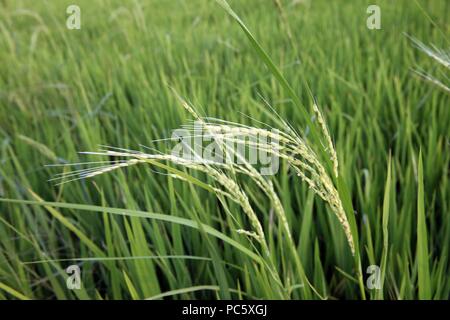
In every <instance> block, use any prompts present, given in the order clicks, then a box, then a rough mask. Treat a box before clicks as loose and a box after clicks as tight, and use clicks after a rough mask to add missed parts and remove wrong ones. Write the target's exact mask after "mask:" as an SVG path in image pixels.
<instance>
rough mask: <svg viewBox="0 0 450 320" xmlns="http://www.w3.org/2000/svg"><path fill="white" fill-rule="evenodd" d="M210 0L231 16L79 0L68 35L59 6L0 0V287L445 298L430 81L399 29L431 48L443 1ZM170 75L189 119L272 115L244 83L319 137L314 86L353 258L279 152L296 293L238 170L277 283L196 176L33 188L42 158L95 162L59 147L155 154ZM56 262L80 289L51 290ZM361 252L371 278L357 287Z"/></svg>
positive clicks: (176, 121)
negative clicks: (72, 273)
mask: <svg viewBox="0 0 450 320" xmlns="http://www.w3.org/2000/svg"><path fill="white" fill-rule="evenodd" d="M221 2H222V4H223V1H221ZM229 2H230V5H231V7H232V8H233V11H234V12H235V13H236V14H237V15H238V16H239V17H237V16H235V17H234V18H233V17H232V16H229V15H228V14H227V11H226V10H224V9H223V7H221V6H220V5H219V4H217V3H216V2H215V1H201V0H189V1H185V0H173V1H165V0H155V1H149V2H143V1H127V2H124V1H118V0H102V1H95V2H93V1H87V0H80V1H77V4H78V5H79V6H80V8H81V19H82V24H81V30H68V29H66V26H65V20H66V17H67V16H66V15H65V9H66V7H67V6H68V5H69V4H72V1H68V0H67V1H66V0H63V1H52V2H51V3H50V2H45V1H31V0H14V1H13V0H4V1H2V10H1V11H0V61H2V63H1V64H0V88H1V89H0V198H1V199H0V299H26V298H30V299H37V298H44V299H47V298H58V299H98V298H103V299H122V298H127V299H143V298H165V297H167V298H173V299H186V298H195V299H204V298H212V299H219V298H236V299H254V298H274V299H278V298H283V299H284V298H286V299H288V298H290V299H298V298H307V299H316V298H319V297H320V296H322V297H326V298H339V299H358V298H363V297H365V296H366V297H368V298H372V299H417V298H420V299H430V298H431V299H448V298H449V297H450V279H449V277H448V275H449V263H448V252H450V250H449V243H450V230H449V227H450V221H449V220H450V219H448V213H449V212H450V207H449V200H448V195H449V194H450V185H449V182H448V181H449V179H448V176H449V172H448V171H449V168H450V153H449V152H448V147H449V143H450V140H449V132H448V128H449V127H450V109H449V108H448V94H447V93H446V92H443V91H440V90H439V89H438V88H436V87H434V86H431V85H429V84H428V83H426V82H422V81H420V79H417V78H416V77H414V76H413V74H412V73H411V71H410V70H411V68H415V67H417V66H420V67H421V68H424V69H425V70H428V69H431V68H432V67H433V62H432V61H430V59H429V58H428V57H427V56H426V55H424V54H423V53H421V52H418V50H417V49H415V48H414V47H413V46H412V45H411V41H409V39H408V38H406V37H404V36H403V32H405V33H407V34H409V35H412V36H414V37H416V38H417V39H421V40H422V41H423V42H424V43H433V44H435V45H436V46H438V47H439V46H440V47H446V41H447V40H446V39H444V38H443V36H444V35H445V34H449V31H450V30H449V24H448V17H447V14H446V13H447V12H448V5H449V4H448V1H445V0H436V1H419V3H420V7H419V6H417V5H415V4H414V2H412V1H408V0H400V1H388V0H384V1H381V0H380V1H375V2H376V4H378V5H379V6H380V7H381V14H382V15H381V19H382V20H381V26H382V29H381V30H368V29H367V28H366V18H367V16H368V15H367V14H366V8H367V6H368V5H370V4H373V3H372V2H367V1H356V0H355V1H347V0H345V1H344V0H338V1H328V0H319V1H311V2H310V4H309V5H308V1H299V2H297V1H281V3H282V4H283V5H284V11H283V12H284V13H285V14H283V15H279V11H277V10H276V8H275V6H274V4H273V2H272V1H259V0H248V1H247V0H245V1H238V0H234V1H229ZM424 12H426V14H427V17H425V16H424ZM229 13H230V12H229ZM285 18H287V20H283V19H285ZM429 18H431V19H432V20H433V24H431V23H430V21H429ZM236 19H238V21H239V23H240V24H238V23H236ZM244 23H245V24H244ZM286 26H289V29H287V28H286ZM242 29H244V31H245V32H243V31H242ZM286 30H290V31H289V32H290V33H292V38H291V36H288V34H287V33H286ZM292 40H293V41H292ZM292 45H295V46H296V48H295V49H293V48H292ZM255 50H256V51H255ZM170 87H173V88H176V90H177V91H178V92H179V93H180V95H181V96H183V97H184V98H186V99H187V100H189V101H190V102H192V104H193V105H195V106H197V107H198V110H200V111H201V113H202V114H206V115H208V116H214V117H217V118H221V119H225V120H229V121H236V122H240V123H246V124H252V125H257V126H258V125H259V124H258V123H257V122H256V121H261V122H267V123H269V124H271V125H273V126H277V125H278V123H277V122H276V121H275V120H274V119H273V115H272V116H271V115H270V113H271V111H270V110H267V108H266V104H265V102H264V101H263V100H262V99H261V97H263V98H264V99H266V100H267V101H268V102H269V103H270V104H271V105H272V106H273V107H274V109H275V110H276V111H277V112H278V113H279V114H280V116H281V117H282V118H284V119H287V120H288V121H289V123H290V124H291V125H292V126H293V127H294V128H295V129H296V130H297V131H298V132H299V133H301V134H306V135H307V136H308V137H310V138H311V140H312V141H313V142H314V144H315V145H316V146H319V147H320V141H318V139H317V135H316V132H315V129H314V126H313V124H314V119H313V118H310V115H312V112H311V106H312V101H311V93H312V94H313V95H314V97H315V99H316V100H317V101H318V104H319V106H321V107H322V111H323V114H324V117H325V118H326V120H327V124H328V126H329V129H330V133H331V136H332V138H333V141H334V143H335V146H336V149H337V155H338V158H339V165H340V167H339V179H338V180H337V181H336V184H337V186H338V191H339V194H340V196H341V198H342V199H343V202H344V208H345V211H346V214H347V216H348V218H349V221H350V223H351V225H352V234H353V236H354V237H355V241H356V244H357V245H356V248H357V254H356V255H355V256H352V254H351V252H350V250H349V248H348V244H347V242H346V238H345V234H344V232H343V231H342V228H341V226H340V225H339V222H338V221H337V219H336V218H335V216H334V215H332V214H331V212H330V210H329V208H328V207H327V206H326V205H325V204H324V203H323V202H322V201H320V200H319V199H318V198H317V197H314V195H313V194H312V192H311V191H310V190H309V189H308V188H307V187H306V185H305V184H303V183H302V182H301V181H300V180H299V179H298V178H297V177H295V176H294V175H292V172H290V171H289V169H288V167H287V166H286V164H285V163H281V166H280V172H279V173H278V175H276V176H274V177H273V179H274V185H275V187H276V191H277V192H278V194H279V195H280V198H281V200H282V202H283V203H282V204H283V206H284V208H285V211H286V214H287V218H288V221H289V224H290V226H291V228H292V234H293V237H294V242H295V244H294V245H295V248H293V249H294V251H295V250H297V251H298V253H299V255H298V256H299V257H300V260H301V266H302V268H303V269H304V272H305V274H306V277H307V279H308V281H309V282H310V284H311V286H312V287H313V288H314V290H316V291H317V293H318V294H316V293H315V292H314V290H312V291H310V290H302V288H304V287H303V286H305V285H306V286H307V288H309V286H308V285H307V284H305V283H303V281H302V280H303V277H302V275H301V274H299V272H298V268H297V265H296V262H295V259H296V257H295V256H294V254H293V251H292V250H291V249H292V248H291V247H289V246H290V244H289V243H288V241H286V240H285V238H284V237H283V229H282V228H281V226H280V224H279V223H278V221H277V220H276V219H273V217H272V214H271V208H270V201H269V200H268V199H265V198H264V196H263V195H262V194H261V192H259V189H258V187H257V186H256V185H254V184H251V183H246V184H244V185H245V191H246V193H247V195H248V196H249V198H250V202H251V203H252V204H253V205H254V208H255V210H256V211H257V214H258V216H259V218H260V220H261V221H262V222H263V228H264V230H265V231H266V232H267V238H268V239H267V242H268V243H269V247H270V248H269V249H270V252H271V255H272V257H271V259H272V260H273V261H274V264H275V266H276V268H277V270H278V274H279V276H280V279H279V280H280V282H281V284H280V283H278V282H277V281H276V280H274V278H273V276H272V274H271V271H270V268H268V266H267V264H266V260H265V259H264V257H263V254H262V252H260V251H259V250H258V248H257V246H256V245H254V243H253V242H252V241H251V239H249V238H247V237H245V236H244V235H241V234H238V233H236V232H235V230H236V229H237V227H236V225H237V224H242V225H249V222H248V221H247V219H246V218H245V216H244V215H242V214H241V212H240V209H239V207H238V206H237V205H235V204H234V203H232V202H229V201H225V200H224V199H219V200H218V199H217V198H216V197H215V196H214V195H213V194H212V193H211V192H210V190H209V188H210V187H209V184H208V183H205V181H207V177H205V175H203V174H201V173H192V172H187V171H186V172H185V171H184V169H183V168H179V167H178V168H175V167H169V164H167V165H165V164H162V163H159V164H157V163H154V164H153V165H149V166H141V167H136V168H134V167H133V168H127V169H125V170H123V171H117V172H115V173H114V174H111V175H102V176H99V177H96V178H94V179H90V180H81V181H77V182H73V183H69V184H64V185H59V186H55V185H53V184H52V183H50V182H47V180H48V179H49V178H50V177H51V176H52V175H54V174H56V173H59V172H58V171H57V170H56V169H55V168H52V167H44V165H45V164H49V163H55V162H56V163H65V162H81V161H98V159H97V158H95V157H94V156H90V155H89V156H86V155H80V154H78V153H77V152H78V151H86V150H96V149H97V148H98V145H100V144H107V145H112V146H118V147H123V148H130V149H136V148H138V147H139V144H144V145H146V146H149V147H152V148H157V149H159V150H166V149H167V150H170V147H171V146H170V145H168V146H167V145H165V144H164V142H162V141H154V140H155V139H160V138H166V137H169V136H170V134H171V130H172V129H176V128H179V127H180V126H181V125H182V124H184V123H186V121H187V120H188V119H190V118H189V116H188V115H187V114H186V113H185V112H184V111H183V109H182V108H180V107H179V103H178V101H177V99H176V97H174V95H173V93H172V90H171V89H170ZM309 88H310V89H309ZM262 110H264V111H262ZM250 117H251V118H252V119H250ZM419 150H421V151H419ZM319 155H320V156H321V157H322V158H323V159H322V160H323V161H324V162H327V161H328V162H329V159H327V154H326V153H321V154H319ZM328 162H327V168H328V169H329V168H331V166H330V163H328ZM168 170H169V173H174V172H176V173H177V174H180V175H183V174H184V176H185V177H186V179H187V180H188V181H181V180H180V179H174V178H173V177H172V176H170V175H166V173H167V171H168ZM155 171H158V172H162V173H165V174H156V173H155ZM6 199H14V200H6ZM42 199H45V201H48V202H42V201H43V200H42ZM119 208H125V209H119ZM89 212H91V213H92V214H86V213H89ZM232 217H233V218H234V219H233V218H232ZM31 262H33V263H31ZM74 263H77V264H78V265H79V266H80V267H81V270H82V288H81V290H69V289H67V287H66V279H67V274H66V272H65V271H64V270H65V269H66V268H67V267H68V266H69V265H71V264H74ZM372 264H376V265H379V266H380V267H381V280H382V281H381V283H382V289H381V291H380V290H378V291H377V290H376V289H369V288H367V287H366V284H365V280H366V279H367V277H368V276H369V275H368V274H366V273H365V271H366V269H367V267H368V266H369V265H372Z"/></svg>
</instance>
